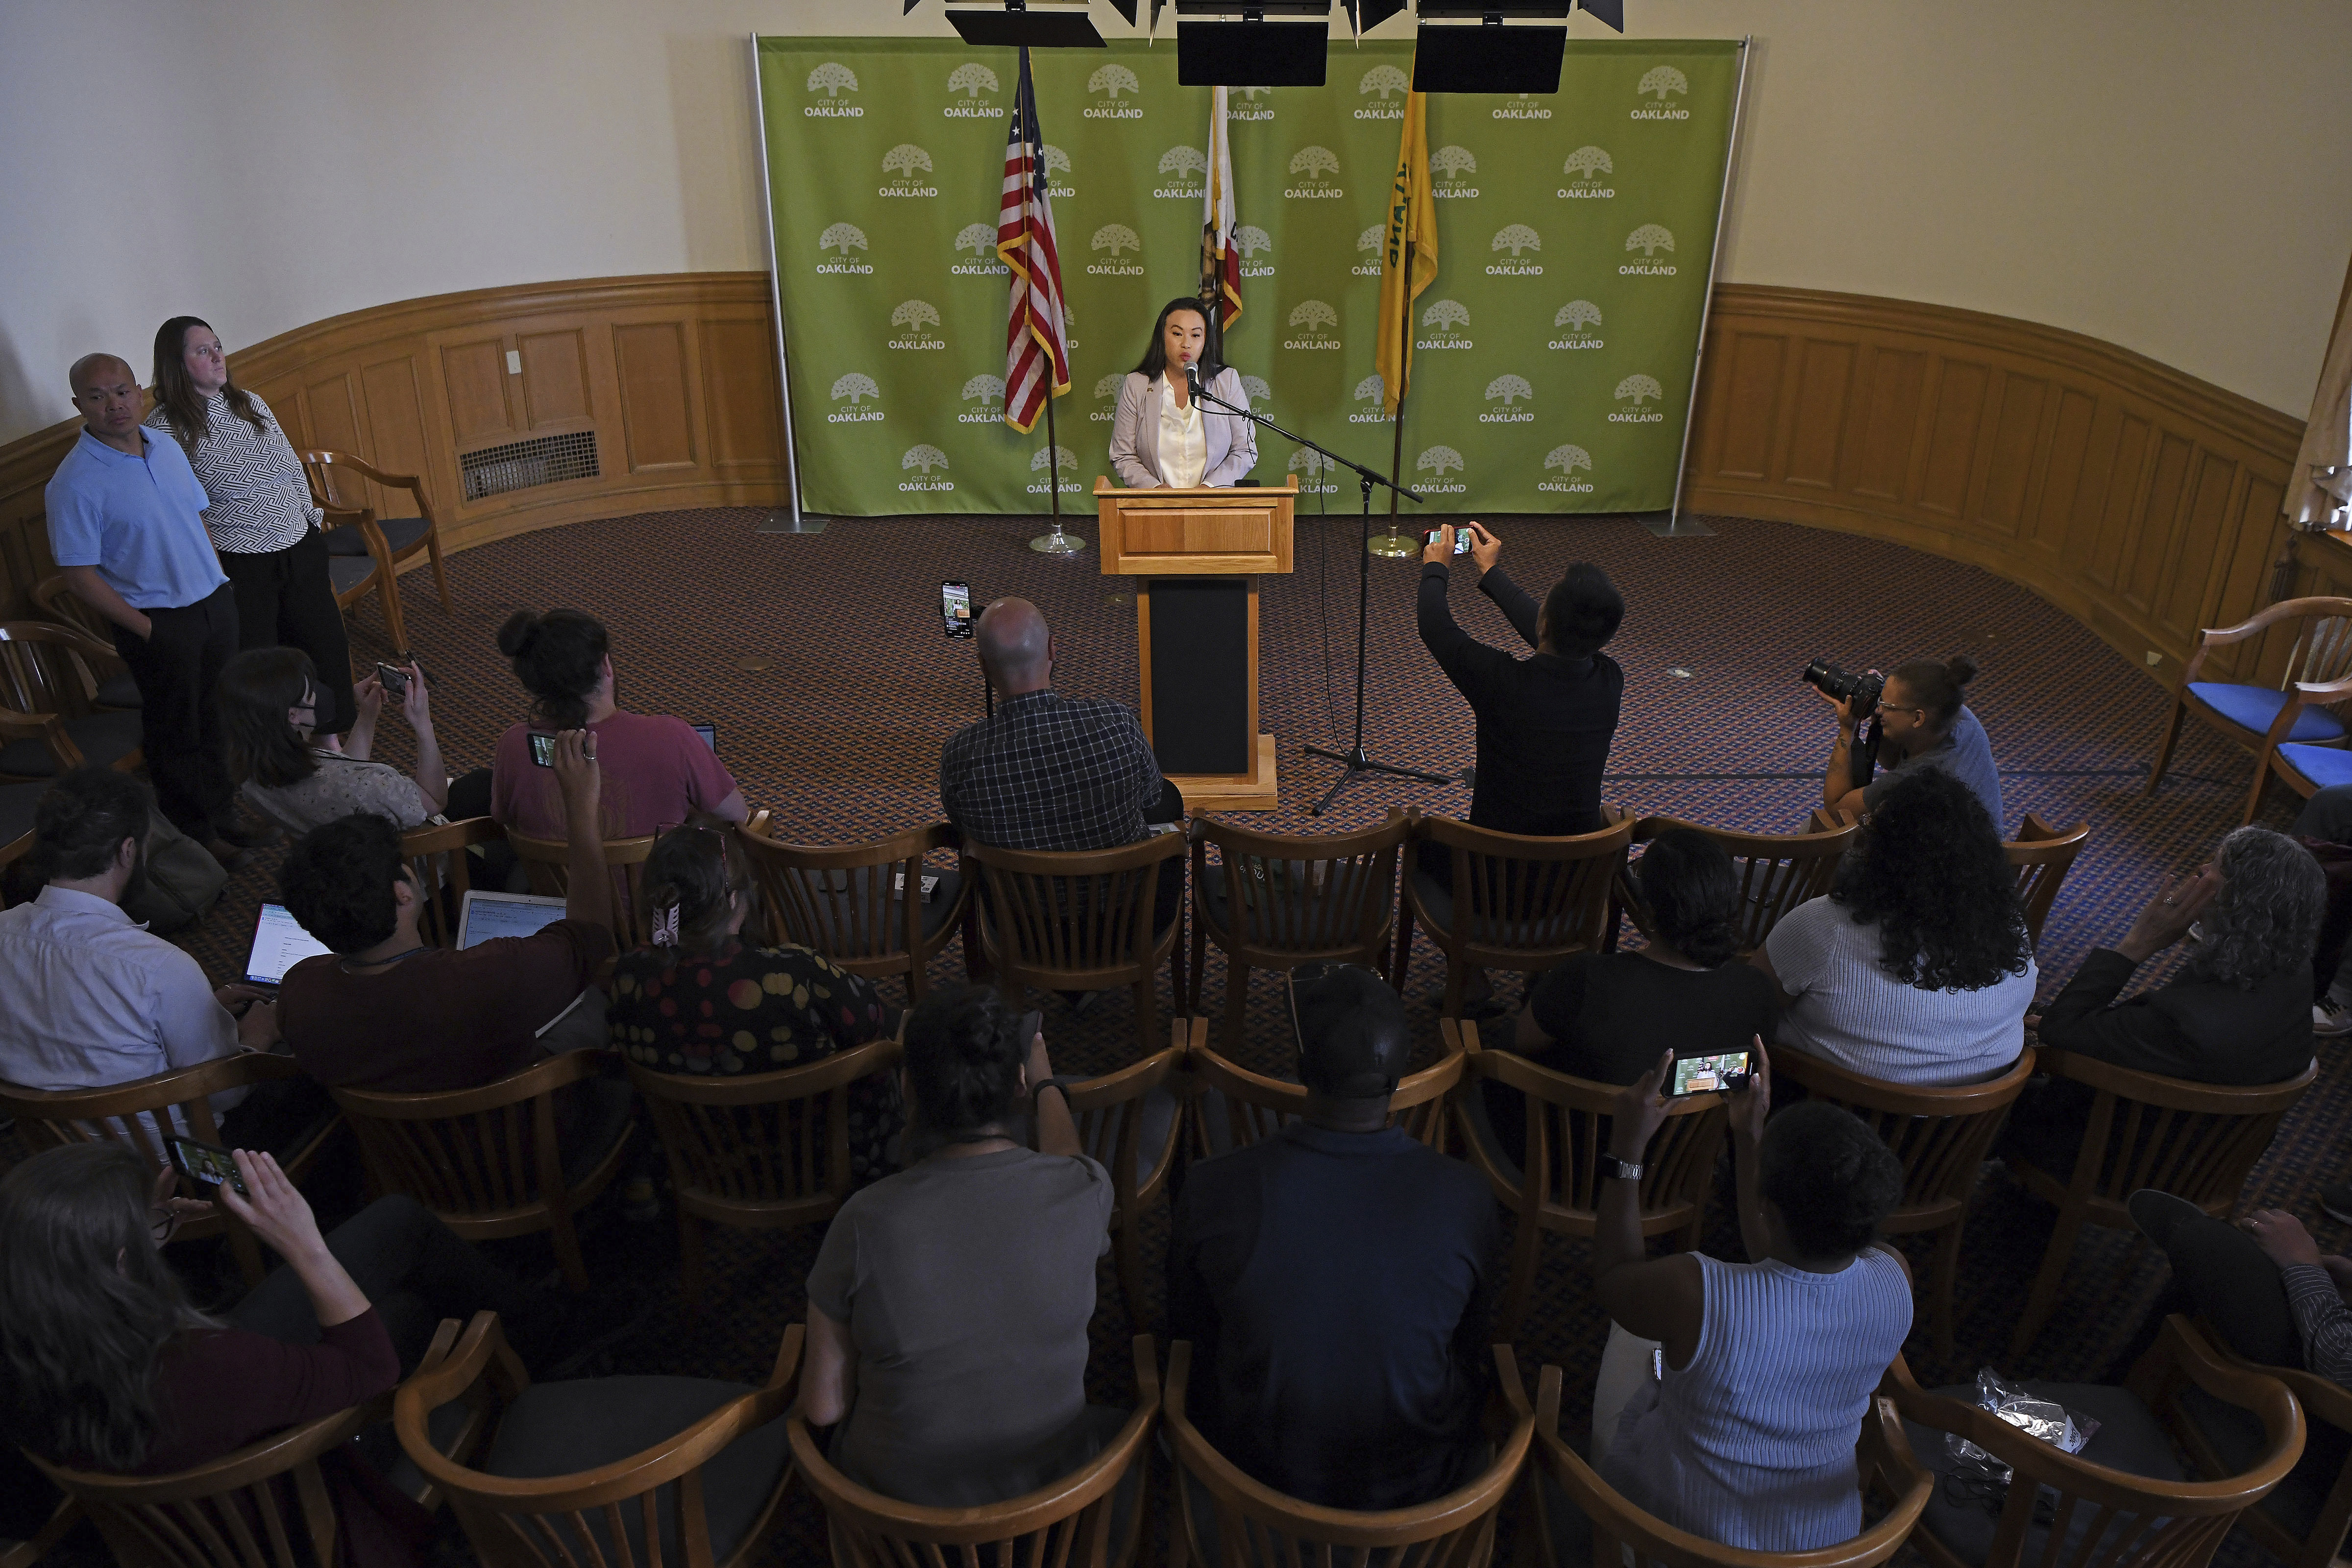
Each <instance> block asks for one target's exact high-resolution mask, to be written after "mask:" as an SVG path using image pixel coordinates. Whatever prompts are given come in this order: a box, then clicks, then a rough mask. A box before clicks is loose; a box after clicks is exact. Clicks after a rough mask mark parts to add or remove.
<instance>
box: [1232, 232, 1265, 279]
mask: <svg viewBox="0 0 2352 1568" xmlns="http://www.w3.org/2000/svg"><path fill="white" fill-rule="evenodd" d="M1234 248H1235V249H1236V250H1239V251H1240V252H1241V253H1242V276H1243V277H1244V278H1271V277H1273V276H1274V263H1273V262H1271V261H1259V260H1257V259H1256V258H1258V257H1260V256H1262V255H1264V254H1265V252H1267V251H1269V250H1272V249H1273V248H1274V237H1273V236H1271V235H1269V234H1267V233H1266V232H1265V230H1264V229H1262V228H1260V227H1258V226H1257V225H1255V224H1254V223H1245V224H1243V225H1241V226H1239V227H1237V228H1235V229H1234Z"/></svg>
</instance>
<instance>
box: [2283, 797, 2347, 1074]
mask: <svg viewBox="0 0 2352 1568" xmlns="http://www.w3.org/2000/svg"><path fill="white" fill-rule="evenodd" d="M2294 837H2297V838H2302V839H2307V840H2313V841H2315V842H2318V843H2321V844H2333V845H2337V846H2340V847H2347V848H2352V784H2329V785H2328V786H2327V787H2326V789H2323V790H2321V791H2319V792H2318V793H2317V794H2315V795H2313V796H2312V797H2311V798H2310V799H2309V800H2306V801H2305V802H2304V803H2303V811H2302V813H2301V814H2300V815H2298V816H2296V817H2295V819H2294ZM2341 921H2342V916H2341V913H2340V912H2338V914H2337V919H2336V921H2329V922H2327V923H2328V924H2330V925H2335V926H2336V927H2337V932H2336V934H2337V936H2338V937H2339V938H2340V936H2341V934H2342V927H2341V923H2340V922H2341ZM2322 945H2323V946H2324V947H2326V948H2328V949H2331V950H2332V952H2327V953H2323V954H2322V955H2321V956H2322V957H2323V958H2326V959H2328V960H2329V963H2328V966H2327V968H2326V970H2325V971H2324V972H2322V974H2321V976H2320V977H2321V978H2322V979H2323V980H2324V981H2325V982H2326V990H2325V991H2323V992H2322V993H2321V994H2320V996H2319V999H2318V1000H2317V1001H2315V1002H2314V1003H2313V1004H2312V1005H2311V1031H2312V1033H2313V1034H2315V1035H2317V1036H2318V1037H2320V1038H2322V1039H2325V1040H2332V1039H2335V1038H2336V1037H2339V1036H2342V1035H2352V942H2344V941H2341V940H2337V941H2330V942H2323V943H2322Z"/></svg>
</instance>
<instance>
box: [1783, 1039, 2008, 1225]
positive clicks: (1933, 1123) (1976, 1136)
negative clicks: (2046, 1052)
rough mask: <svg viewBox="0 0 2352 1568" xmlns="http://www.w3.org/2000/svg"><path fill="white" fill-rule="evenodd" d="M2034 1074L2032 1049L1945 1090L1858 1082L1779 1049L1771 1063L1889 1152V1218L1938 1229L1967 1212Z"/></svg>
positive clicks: (1831, 1065) (1853, 1075) (1829, 1065)
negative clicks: (1847, 1114)
mask: <svg viewBox="0 0 2352 1568" xmlns="http://www.w3.org/2000/svg"><path fill="white" fill-rule="evenodd" d="M2035 1070H2036V1069H2035V1067H2034V1051H2033V1047H2031V1046H2028V1047H2026V1048H2025V1049H2024V1050H2023V1051H2021V1052H2020V1053H2019V1055H2018V1058H2017V1062H2016V1065H2014V1066H2013V1067H2011V1068H2010V1069H2009V1070H2008V1071H2007V1072H2005V1073H2003V1074H2001V1075H2000V1077H1999V1078H1996V1079H1986V1080H1985V1081H1984V1082H1982V1083H1962V1084H1954V1085H1953V1086H1951V1087H1950V1088H1948V1089H1929V1088H1927V1087H1925V1086H1923V1085H1916V1084H1907V1083H1887V1082H1885V1080H1883V1079H1874V1078H1864V1076H1863V1075H1862V1074H1860V1073H1858V1072H1853V1071H1851V1070H1849V1069H1847V1068H1843V1067H1840V1066H1839V1065H1838V1064H1837V1063H1835V1062H1830V1061H1824V1060H1822V1058H1820V1057H1815V1056H1808V1055H1806V1054H1805V1053H1804V1052H1802V1051H1794V1050H1789V1051H1780V1052H1777V1053H1775V1054H1774V1056H1773V1058H1772V1076H1773V1078H1774V1079H1781V1080H1785V1081H1787V1082H1790V1083H1793V1084H1799V1085H1801V1086H1802V1087H1803V1089H1804V1090H1805V1092H1806V1095H1807V1096H1808V1097H1809V1098H1811V1099H1813V1100H1827V1101H1829V1102H1830V1103H1831V1104H1832V1105H1836V1106H1842V1107H1843V1108H1844V1109H1845V1110H1850V1111H1852V1112H1853V1114H1854V1115H1856V1116H1858V1117H1860V1118H1861V1119H1862V1120H1863V1121H1864V1122H1865V1123H1866V1124H1868V1126H1869V1128H1870V1130H1871V1131H1874V1132H1875V1133H1877V1134H1878V1135H1879V1137H1881V1138H1882V1139H1884V1140H1885V1142H1886V1146H1887V1147H1888V1148H1889V1149H1892V1150H1894V1151H1895V1158H1896V1159H1898V1160H1901V1161H1902V1162H1903V1202H1902V1203H1901V1205H1898V1206H1897V1207H1896V1209H1895V1215H1893V1216H1891V1217H1892V1218H1893V1219H1894V1220H1896V1221H1901V1222H1905V1223H1903V1224H1902V1225H1901V1226H1900V1228H1904V1229H1911V1228H1925V1226H1926V1225H1927V1224H1930V1223H1933V1224H1941V1223H1943V1222H1944V1221H1946V1220H1950V1219H1956V1218H1958V1216H1959V1215H1961V1214H1963V1213H1965V1212H1966V1211H1967V1209H1968V1206H1969V1194H1971V1193H1973V1192H1974V1191H1975V1190H1976V1184H1977V1177H1978V1175H1979V1173H1980V1172H1981V1171H1982V1170H1983V1167H1984V1163H1985V1157H1986V1156H1987V1155H1988V1154H1989V1153H1990V1152H1991V1150H1992V1141H1993V1139H1994V1138H1995V1137H1997V1136H1998V1135H1999V1134H2000V1124H2001V1123H2002V1121H2005V1120H2007V1119H2008V1116H2009V1108H2010V1107H2011V1106H2012V1105H2014V1104H2016V1103H2017V1097H2018V1096H2019V1095H2020V1094H2021V1093H2023V1092H2024V1090H2025V1084H2026V1080H2027V1079H2030V1078H2032V1076H2033V1074H2034V1072H2035Z"/></svg>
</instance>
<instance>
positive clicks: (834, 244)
mask: <svg viewBox="0 0 2352 1568" xmlns="http://www.w3.org/2000/svg"><path fill="white" fill-rule="evenodd" d="M816 247H817V248H818V249H819V250H835V251H839V252H840V253H841V259H839V260H838V261H820V262H818V263H817V264H816V269H817V271H819V272H820V273H848V272H860V273H863V272H872V271H873V270H874V268H873V266H872V265H871V264H870V263H868V262H864V261H853V260H851V259H850V256H849V253H850V252H851V251H853V250H863V249H865V248H866V231H865V230H864V229H862V228H860V227H858V226H856V224H854V223H837V224H834V225H832V226H830V227H828V228H826V229H825V231H824V233H822V234H820V235H818V236H817V237H816Z"/></svg>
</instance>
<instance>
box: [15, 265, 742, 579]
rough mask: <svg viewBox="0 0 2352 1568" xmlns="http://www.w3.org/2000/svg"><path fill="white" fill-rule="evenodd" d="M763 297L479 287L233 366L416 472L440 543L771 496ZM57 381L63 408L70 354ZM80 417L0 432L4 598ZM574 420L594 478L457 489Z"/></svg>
mask: <svg viewBox="0 0 2352 1568" xmlns="http://www.w3.org/2000/svg"><path fill="white" fill-rule="evenodd" d="M768 300H769V289H768V279H767V275H766V274H765V273H759V272H698V273H680V274H674V275H667V276H656V277H644V278H602V279H585V280H582V281H577V282H569V283H548V284H537V285H530V286H527V287H520V288H511V289H478V290H475V291H473V292H470V293H465V294H443V295H437V296H435V297H433V298H430V299H424V300H404V301H403V302H401V303H399V304H394V305H386V306H383V307H380V308H377V309H374V310H359V311H355V312H353V313H352V314H350V315H347V316H338V317H336V318H334V319H333V320H331V321H320V322H318V323H316V324H315V325H312V326H308V327H304V328H301V329H299V330H298V331H291V332H288V333H286V334H284V335H283V336H281V337H276V338H272V339H270V340H269V341H268V342H264V343H258V344H256V345H255V346H254V347H252V348H249V349H244V350H241V351H239V352H238V353H235V354H234V355H232V356H231V364H232V366H233V368H234V371H235V373H236V379H237V382H238V384H240V385H242V386H245V387H247V388H249V389H251V390H252V391H254V392H257V393H259V394H260V395H262V396H263V397H264V398H266V399H267V400H268V403H269V405H270V407H271V408H273V409H274V410H276V411H277V414H278V420H279V422H280V423H281V424H283V425H284V426H285V427H286V433H287V435H288V437H290V438H291V439H292V441H293V442H294V445H295V446H296V447H298V448H299V447H331V448H334V449H336V450H340V451H346V452H353V453H356V454H358V455H359V456H360V457H362V458H366V459H367V460H368V461H369V462H371V463H373V464H374V465H375V466H376V467H378V468H383V469H386V470H388V471H390V472H394V473H406V474H418V475H421V476H423V477H424V479H425V486H426V490H427V493H428V494H430V495H431V497H432V499H433V505H434V509H435V510H436V512H437V513H438V515H439V516H440V519H441V525H442V530H443V536H444V540H445V542H446V544H447V545H448V546H450V547H452V548H456V549H461V550H462V549H464V548H465V547H466V546H467V545H469V544H478V543H481V542H484V541H487V540H492V539H502V538H504V537H506V536H507V535H509V534H511V533H520V532H522V531H526V530H529V529H534V528H546V527H551V526H552V525H554V524H557V523H564V522H574V521H580V520H582V519H584V518H592V517H611V516H614V515H618V514H621V513H625V512H630V511H645V510H658V509H665V508H673V507H697V506H740V505H761V506H764V505H771V504H775V503H778V502H781V501H782V500H783V499H784V496H785V490H784V485H785V479H786V473H787V469H786V465H785V460H784V454H783V437H782V414H781V399H780V394H779V391H778V387H777V380H776V356H775V348H774V342H775V340H774V336H773V331H774V329H773V327H772V325H771V317H770V314H769V303H768ZM123 346H126V347H128V346H131V345H123ZM509 355H512V356H513V358H512V359H509ZM510 365H511V366H513V367H514V368H512V369H509V366H510ZM134 368H136V369H138V370H139V371H140V373H141V379H142V380H144V379H145V377H146V371H147V367H146V366H145V365H143V364H137V365H135V366H134ZM56 379H57V381H58V388H59V391H58V402H59V405H60V406H63V405H64V379H65V367H64V366H62V365H60V366H58V367H57V371H56ZM79 428H80V426H79V423H78V422H75V421H71V420H68V421H67V422H65V423H63V424H60V425H58V426H53V427H52V428H50V429H47V430H44V431H40V432H38V433H37V434H35V435H32V436H28V437H24V438H23V439H21V440H18V441H16V442H13V443H11V444H10V445H8V446H7V447H0V615H5V616H25V615H29V614H30V613H31V601H30V591H31V588H32V586H33V584H35V583H37V582H38V581H39V580H40V579H41V578H42V577H43V576H45V575H47V574H48V573H50V572H52V571H54V570H55V568H54V566H53V565H52V564H51V563H50V560H49V549H48V531H47V525H46V522H45V520H44V508H43V503H42V490H43V489H44V488H45V487H46V486H47V483H48V480H49V476H50V474H51V473H53V472H54V471H55V470H56V468H57V466H58V462H59V461H60V460H61V459H62V458H63V457H64V455H65V453H66V451H67V449H68V447H70V446H71V445H72V443H73V440H74V438H75V436H76V434H77V433H78V431H79ZM582 431H586V432H593V434H594V436H595V438H596V447H597V454H598V461H599V466H600V468H601V469H602V472H601V473H600V474H599V475H598V476H597V477H596V478H593V479H572V480H567V481H564V482H562V483H557V484H551V485H541V486H537V487H534V488H532V489H523V490H516V491H511V492H509V493H507V494H503V495H496V496H489V497H486V498H484V499H483V500H477V501H467V500H464V499H463V496H464V491H463V489H462V487H461V485H460V482H459V478H458V458H459V457H460V456H461V455H463V454H466V453H469V452H474V451H478V450H479V449H481V448H483V447H498V446H503V445H505V444H507V443H509V442H512V441H521V440H528V439H530V438H531V437H541V436H558V435H565V434H570V433H573V432H582ZM403 499H404V498H403ZM423 559H424V557H423V556H422V555H419V556H417V557H415V560H416V561H419V562H421V561H422V560H423Z"/></svg>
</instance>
